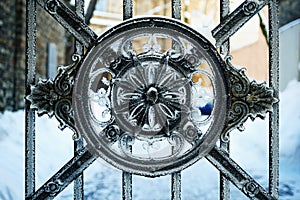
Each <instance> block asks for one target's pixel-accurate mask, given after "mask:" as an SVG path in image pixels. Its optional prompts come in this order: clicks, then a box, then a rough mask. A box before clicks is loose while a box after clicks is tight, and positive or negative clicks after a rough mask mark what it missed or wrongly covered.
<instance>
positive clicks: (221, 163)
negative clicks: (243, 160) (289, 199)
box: [206, 146, 276, 200]
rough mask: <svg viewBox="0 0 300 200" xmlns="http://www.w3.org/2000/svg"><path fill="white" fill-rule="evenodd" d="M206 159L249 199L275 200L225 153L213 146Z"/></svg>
mask: <svg viewBox="0 0 300 200" xmlns="http://www.w3.org/2000/svg"><path fill="white" fill-rule="evenodd" d="M206 159H207V160H208V161H209V162H211V164H212V165H214V166H215V167H216V168H217V169H218V170H219V171H220V172H222V174H223V175H224V176H225V177H226V178H227V179H228V180H230V181H231V182H232V183H233V184H234V185H235V186H236V187H237V188H238V189H239V190H240V191H241V192H243V193H244V194H245V195H246V196H247V197H249V198H250V199H255V200H275V199H276V198H274V197H272V196H271V195H270V194H269V193H267V192H266V190H265V189H264V188H263V187H262V186H260V185H259V184H258V183H257V182H256V181H255V180H254V179H253V178H252V177H251V176H250V175H249V174H247V172H245V171H244V170H243V169H242V168H241V167H240V166H239V165H238V164H237V163H236V162H234V161H233V160H232V159H231V158H229V157H228V156H227V153H226V152H224V151H222V150H221V149H220V148H219V147H217V146H215V147H214V148H213V149H212V150H211V151H210V153H209V154H208V155H207V156H206Z"/></svg>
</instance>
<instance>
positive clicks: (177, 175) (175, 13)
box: [171, 0, 181, 200]
mask: <svg viewBox="0 0 300 200" xmlns="http://www.w3.org/2000/svg"><path fill="white" fill-rule="evenodd" d="M171 6H172V18H174V19H178V20H181V0H172V3H171ZM171 198H172V199H173V200H180V199H181V171H179V172H174V173H172V174H171Z"/></svg>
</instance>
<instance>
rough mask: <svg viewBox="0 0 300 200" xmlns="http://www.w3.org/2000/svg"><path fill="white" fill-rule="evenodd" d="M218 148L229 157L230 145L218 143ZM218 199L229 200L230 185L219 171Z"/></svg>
mask: <svg viewBox="0 0 300 200" xmlns="http://www.w3.org/2000/svg"><path fill="white" fill-rule="evenodd" d="M220 148H221V149H222V150H223V151H224V152H225V154H226V156H228V157H229V149H230V143H229V141H228V142H222V141H221V143H220ZM220 199H221V200H229V199H230V184H229V180H228V179H227V178H226V176H224V174H223V173H222V172H221V171H220Z"/></svg>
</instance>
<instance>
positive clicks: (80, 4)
mask: <svg viewBox="0 0 300 200" xmlns="http://www.w3.org/2000/svg"><path fill="white" fill-rule="evenodd" d="M75 13H76V14H77V16H78V17H79V18H80V19H81V21H82V22H85V18H84V0H75ZM83 52H84V46H83V45H82V44H81V43H80V41H78V40H75V52H74V53H75V54H77V55H80V56H82V55H83ZM82 147H83V141H82V138H79V139H78V140H75V141H74V156H75V155H76V152H77V151H79V150H80V149H81V148H82ZM83 199H84V179H83V172H82V173H80V174H79V176H78V177H77V178H76V179H75V180H74V200H83Z"/></svg>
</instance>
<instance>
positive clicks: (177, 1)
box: [172, 0, 181, 20]
mask: <svg viewBox="0 0 300 200" xmlns="http://www.w3.org/2000/svg"><path fill="white" fill-rule="evenodd" d="M172 18H174V19H179V20H180V19H181V0H172Z"/></svg>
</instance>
